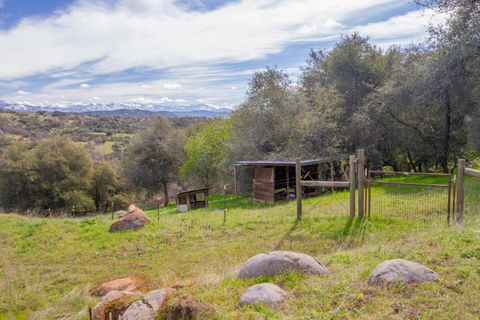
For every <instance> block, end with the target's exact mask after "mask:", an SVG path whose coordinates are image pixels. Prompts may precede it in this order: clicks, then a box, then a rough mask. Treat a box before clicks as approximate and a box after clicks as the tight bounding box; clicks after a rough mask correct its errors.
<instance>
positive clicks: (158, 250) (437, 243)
mask: <svg viewBox="0 0 480 320" xmlns="http://www.w3.org/2000/svg"><path fill="white" fill-rule="evenodd" d="M466 190H467V213H466V223H465V226H464V227H460V226H456V225H452V226H450V227H449V226H448V225H447V224H446V223H445V219H443V218H444V217H443V218H442V219H433V218H427V219H412V218H411V217H405V218H390V217H385V216H382V215H372V216H371V217H370V219H369V220H359V219H355V220H349V219H348V213H347V211H346V205H347V202H348V194H347V193H343V192H337V193H335V194H334V195H324V196H321V197H316V198H310V199H307V200H305V201H304V204H305V205H304V207H305V216H304V219H303V220H302V221H301V222H300V223H298V224H296V223H294V221H295V203H294V202H289V203H284V204H278V205H275V206H267V205H252V204H251V199H250V198H249V197H244V198H240V199H237V200H235V199H234V198H233V197H229V199H228V207H229V208H230V209H229V210H228V211H227V219H226V225H225V226H223V219H224V216H223V214H222V213H219V212H218V211H215V210H216V209H219V208H222V207H223V199H222V197H217V196H216V197H213V198H212V199H211V201H210V203H211V205H210V208H209V209H201V210H197V211H193V212H189V213H184V214H178V213H176V211H175V208H174V207H173V206H170V207H169V208H167V209H162V210H161V213H160V216H159V219H158V220H157V212H156V210H151V211H148V214H149V216H150V218H151V221H152V222H151V223H150V225H148V226H147V228H145V229H143V230H141V231H138V232H125V233H116V234H110V233H108V227H109V225H110V224H111V218H110V216H109V215H105V216H98V217H93V218H78V219H73V218H65V219H37V218H29V217H22V216H18V215H13V214H12V215H8V214H3V215H0V239H1V241H0V250H1V251H2V255H1V256H0V275H1V276H0V292H2V295H0V319H7V318H8V317H12V316H13V317H16V318H17V319H22V318H27V317H28V318H36V319H39V318H42V319H43V318H46V319H50V318H63V319H85V318H86V313H85V312H86V310H87V309H86V307H87V305H90V306H93V305H94V304H95V303H96V301H97V299H94V298H91V297H90V296H89V294H88V291H89V289H90V288H92V287H93V286H95V285H96V284H98V283H101V282H104V281H107V280H111V279H115V278H119V277H124V276H128V275H137V276H142V277H145V278H146V280H147V281H148V284H149V286H150V287H151V288H161V287H170V286H175V285H177V286H185V287H183V288H182V289H180V290H178V291H177V293H176V294H175V295H174V296H173V297H172V298H171V299H172V301H175V299H179V298H180V297H185V296H189V297H190V298H191V299H194V300H197V301H200V302H202V303H203V304H204V306H205V308H206V310H205V312H207V313H208V315H209V316H208V317H209V318H214V319H267V318H268V319H300V318H302V319H353V318H355V319H477V316H478V314H479V313H480V306H479V305H478V303H477V301H478V300H479V299H480V269H479V267H478V266H479V259H480V236H479V231H478V230H480V216H479V215H478V212H479V208H480V199H479V198H478V194H479V191H480V181H478V180H473V179H468V181H467V187H466ZM391 205H396V204H394V203H392V204H391ZM274 249H281V250H292V251H299V252H304V253H307V254H310V255H312V256H313V257H315V258H317V259H318V260H319V261H321V262H322V263H324V264H326V266H327V267H328V268H329V270H330V271H329V273H328V274H327V275H325V276H305V275H299V274H287V275H283V276H276V277H273V278H257V279H252V280H245V281H244V280H239V279H237V277H236V274H237V272H238V269H239V267H240V266H241V265H242V264H243V263H244V262H245V261H246V260H247V259H248V258H250V257H251V256H253V255H255V254H258V253H261V252H266V251H271V250H274ZM391 258H404V259H409V260H412V261H417V262H420V263H422V264H425V265H427V266H429V267H430V268H432V269H433V270H435V271H436V272H437V273H439V274H440V276H441V279H440V280H438V281H437V282H434V283H426V284H420V285H408V286H401V285H399V286H393V287H387V288H377V287H368V286H366V285H365V280H366V279H367V277H368V275H369V273H370V272H371V271H372V269H373V268H374V267H375V266H377V265H378V264H379V263H380V262H382V261H384V260H386V259H391ZM266 280H268V281H271V282H274V283H276V284H278V285H279V286H281V287H282V288H284V289H285V290H287V291H289V292H291V293H292V296H291V297H290V298H288V300H287V302H286V304H284V305H282V306H281V307H278V308H270V307H265V306H259V305H257V306H254V307H240V306H239V297H240V295H241V294H242V293H243V292H244V291H245V290H246V289H247V288H248V287H249V286H250V285H252V284H255V283H259V282H263V281H266Z"/></svg>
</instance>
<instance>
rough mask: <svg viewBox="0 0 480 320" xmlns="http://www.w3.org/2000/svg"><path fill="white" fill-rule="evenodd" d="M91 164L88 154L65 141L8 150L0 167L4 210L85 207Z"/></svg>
mask: <svg viewBox="0 0 480 320" xmlns="http://www.w3.org/2000/svg"><path fill="white" fill-rule="evenodd" d="M92 171H93V170H92V161H91V160H90V157H89V155H88V153H87V151H86V150H85V149H84V148H83V147H81V146H79V145H77V144H75V143H73V142H71V141H69V140H67V139H54V140H44V141H41V142H39V143H38V144H32V145H31V144H27V143H16V144H13V145H12V146H10V147H9V148H8V149H7V150H6V152H5V155H4V159H3V162H2V164H1V166H0V189H1V191H0V201H1V205H2V206H3V207H5V208H11V209H14V208H18V209H30V210H31V209H38V210H46V209H53V210H65V209H68V208H69V207H70V206H71V205H75V204H77V206H81V207H84V208H86V207H88V205H89V202H88V201H86V197H85V196H84V194H83V192H87V191H88V189H89V187H90V178H91V175H92Z"/></svg>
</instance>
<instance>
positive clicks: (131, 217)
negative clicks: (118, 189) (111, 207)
mask: <svg viewBox="0 0 480 320" xmlns="http://www.w3.org/2000/svg"><path fill="white" fill-rule="evenodd" d="M149 221H150V220H149V219H148V217H147V215H146V214H145V212H143V211H142V210H141V209H139V208H137V207H135V205H133V204H132V205H130V206H129V207H128V212H127V213H125V214H124V215H123V216H122V217H121V218H120V219H118V220H117V221H115V222H114V223H112V225H111V226H110V230H109V231H110V232H115V231H126V230H138V229H141V228H143V227H144V226H145V225H146V224H147V223H148V222H149Z"/></svg>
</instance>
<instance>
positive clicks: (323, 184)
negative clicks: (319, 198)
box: [300, 180, 350, 188]
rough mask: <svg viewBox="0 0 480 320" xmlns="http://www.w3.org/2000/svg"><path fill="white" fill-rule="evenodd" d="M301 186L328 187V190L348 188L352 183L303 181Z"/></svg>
mask: <svg viewBox="0 0 480 320" xmlns="http://www.w3.org/2000/svg"><path fill="white" fill-rule="evenodd" d="M300 184H301V185H302V186H303V187H327V188H334V187H336V188H348V187H349V186H350V182H348V181H317V180H302V181H301V182H300Z"/></svg>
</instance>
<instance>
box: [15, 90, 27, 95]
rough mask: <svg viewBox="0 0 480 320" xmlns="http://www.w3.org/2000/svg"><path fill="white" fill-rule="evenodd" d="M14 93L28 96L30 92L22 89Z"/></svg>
mask: <svg viewBox="0 0 480 320" xmlns="http://www.w3.org/2000/svg"><path fill="white" fill-rule="evenodd" d="M16 93H17V94H18V95H21V96H28V95H29V94H30V92H28V91H23V90H18V91H17V92H16Z"/></svg>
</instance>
